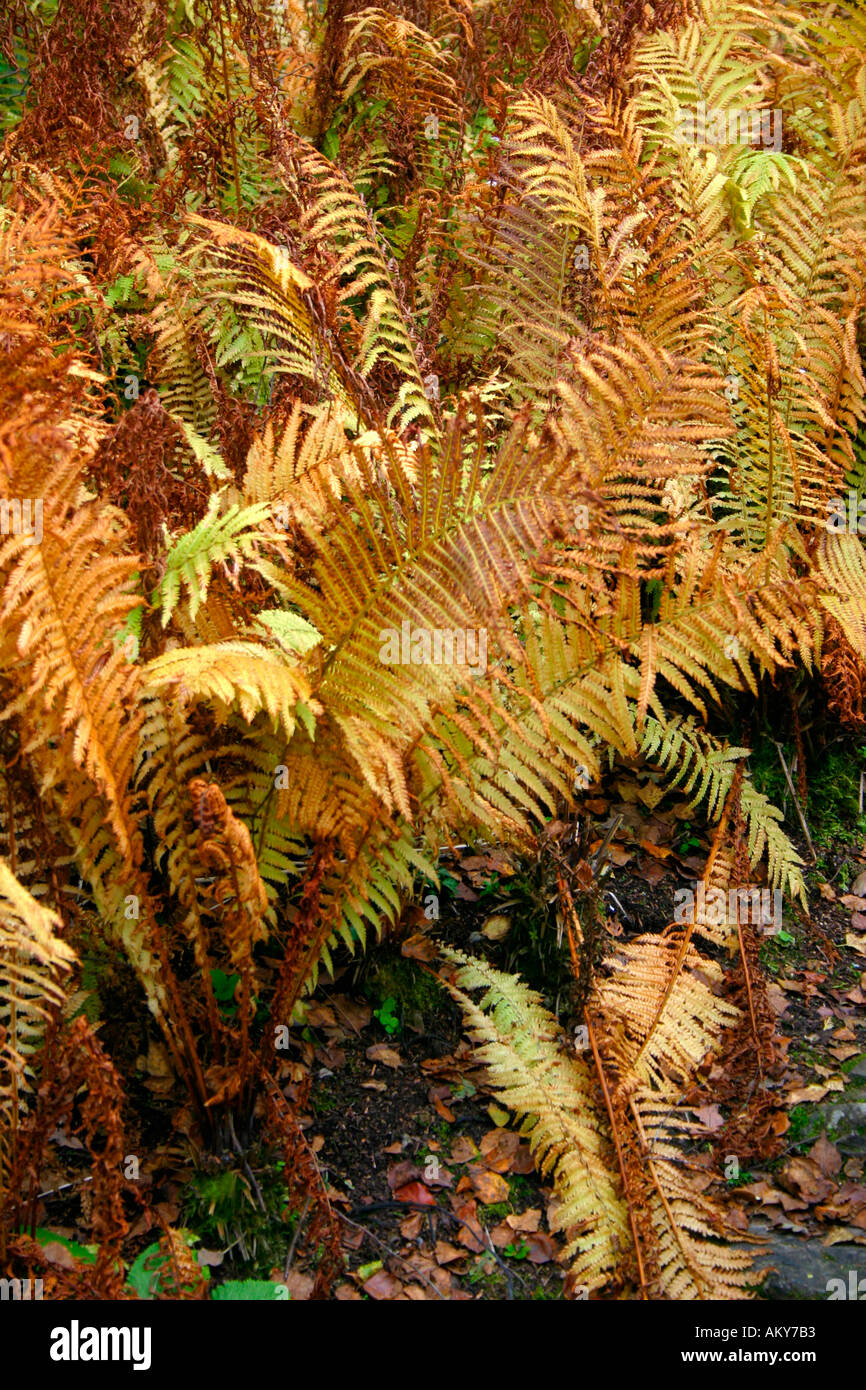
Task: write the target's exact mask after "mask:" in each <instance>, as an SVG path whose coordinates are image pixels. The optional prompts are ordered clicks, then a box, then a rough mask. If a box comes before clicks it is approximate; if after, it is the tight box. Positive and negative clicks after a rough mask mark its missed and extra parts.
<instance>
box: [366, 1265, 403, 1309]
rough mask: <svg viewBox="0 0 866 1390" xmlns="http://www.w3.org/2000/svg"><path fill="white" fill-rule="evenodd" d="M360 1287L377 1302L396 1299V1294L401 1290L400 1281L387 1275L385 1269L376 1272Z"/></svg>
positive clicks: (391, 1275) (393, 1276)
mask: <svg viewBox="0 0 866 1390" xmlns="http://www.w3.org/2000/svg"><path fill="white" fill-rule="evenodd" d="M361 1287H362V1288H363V1290H364V1293H366V1294H369V1295H370V1297H371V1298H375V1299H376V1300H377V1302H379V1301H382V1300H386V1301H387V1300H388V1299H392V1298H396V1297H397V1294H398V1293H401V1292H402V1290H403V1285H402V1284H401V1282H400V1280H399V1279H398V1278H397V1277H396V1276H395V1275H393V1274H389V1273H388V1271H387V1269H380V1270H377V1271H376V1273H375V1274H374V1275H372V1277H371V1278H370V1279H368V1280H367V1282H366V1283H365V1284H362V1285H361Z"/></svg>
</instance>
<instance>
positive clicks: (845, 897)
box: [839, 893, 866, 912]
mask: <svg viewBox="0 0 866 1390" xmlns="http://www.w3.org/2000/svg"><path fill="white" fill-rule="evenodd" d="M839 901H840V903H844V904H845V906H846V907H850V909H851V911H852V912H862V911H863V909H864V908H866V898H860V897H858V896H857V894H856V893H843V894H842V896H841V898H840V899H839Z"/></svg>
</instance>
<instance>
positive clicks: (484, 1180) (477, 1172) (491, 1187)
mask: <svg viewBox="0 0 866 1390" xmlns="http://www.w3.org/2000/svg"><path fill="white" fill-rule="evenodd" d="M469 1179H470V1181H471V1183H472V1191H473V1192H474V1193H475V1195H476V1197H477V1198H478V1200H479V1201H480V1202H482V1203H483V1204H484V1206H486V1207H489V1206H491V1205H492V1204H493V1203H494V1202H505V1201H507V1200H508V1196H509V1193H510V1189H509V1186H508V1183H507V1182H506V1181H505V1179H504V1178H502V1177H500V1176H499V1174H498V1173H491V1172H490V1170H489V1169H488V1168H479V1167H476V1166H475V1165H474V1164H473V1165H472V1167H470V1169H469Z"/></svg>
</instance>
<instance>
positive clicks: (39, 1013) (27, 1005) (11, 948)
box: [0, 859, 76, 1189]
mask: <svg viewBox="0 0 866 1390" xmlns="http://www.w3.org/2000/svg"><path fill="white" fill-rule="evenodd" d="M61 927H62V923H61V921H60V918H59V917H58V916H57V914H56V913H54V912H50V911H49V910H48V909H47V908H45V907H43V906H42V905H41V904H40V903H38V902H37V901H36V899H35V898H33V897H31V895H30V894H29V893H28V892H27V890H26V889H25V888H23V887H22V885H21V884H20V883H19V882H18V880H17V878H16V877H15V875H14V874H13V873H12V871H11V869H10V868H9V866H8V865H7V864H6V863H5V861H4V860H2V859H0V1116H2V1123H0V1189H2V1188H3V1186H4V1183H3V1171H4V1168H5V1166H6V1156H7V1154H6V1146H7V1143H8V1142H9V1140H10V1138H11V1139H12V1142H14V1138H15V1134H16V1131H17V1128H18V1123H19V1119H20V1116H21V1112H22V1110H23V1108H24V1106H25V1097H26V1092H27V1091H28V1089H29V1087H30V1076H29V1071H30V1069H29V1064H28V1058H29V1056H30V1055H31V1053H32V1052H33V1051H34V1050H35V1049H36V1047H37V1046H38V1044H39V1041H40V1039H41V1037H42V1034H43V1031H44V1028H45V1023H46V1021H47V1019H48V1018H49V1016H50V1014H51V1011H52V1009H54V1008H56V1007H57V1006H58V1005H59V1004H61V1003H62V1002H63V999H64V997H65V995H64V988H63V984H62V976H63V975H64V973H66V972H67V971H68V970H69V969H70V968H71V966H72V963H73V962H74V961H75V959H76V956H75V952H74V951H73V950H72V948H71V947H70V946H68V945H67V944H66V942H65V941H63V940H62V939H61V938H60V936H59V935H58V932H59V930H60V929H61Z"/></svg>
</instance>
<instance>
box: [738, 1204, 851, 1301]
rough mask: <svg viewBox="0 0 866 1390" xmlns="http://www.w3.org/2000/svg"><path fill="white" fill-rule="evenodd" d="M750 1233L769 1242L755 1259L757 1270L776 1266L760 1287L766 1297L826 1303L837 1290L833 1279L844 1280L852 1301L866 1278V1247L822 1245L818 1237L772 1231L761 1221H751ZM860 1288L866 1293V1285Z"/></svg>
mask: <svg viewBox="0 0 866 1390" xmlns="http://www.w3.org/2000/svg"><path fill="white" fill-rule="evenodd" d="M749 1230H750V1232H751V1233H752V1234H754V1235H760V1236H761V1238H762V1239H763V1240H765V1241H766V1243H767V1253H766V1255H759V1256H757V1257H756V1259H755V1268H756V1269H759V1270H760V1269H766V1268H767V1266H768V1265H774V1266H775V1268H774V1269H773V1270H771V1272H770V1273H769V1274H768V1275H767V1277H766V1279H765V1280H764V1283H763V1285H762V1287H761V1296H762V1297H763V1298H767V1299H774V1300H778V1299H795V1298H807V1299H812V1300H813V1301H826V1300H828V1299H829V1296H830V1293H831V1292H833V1291H834V1290H833V1287H832V1286H831V1285H830V1280H831V1279H840V1280H842V1283H843V1285H844V1287H845V1290H846V1292H847V1296H848V1297H849V1298H850V1296H851V1290H852V1288H856V1287H857V1285H858V1283H859V1282H860V1281H861V1280H864V1279H866V1246H862V1245H822V1244H821V1242H820V1241H819V1240H817V1239H815V1237H812V1238H811V1239H807V1238H806V1237H804V1236H796V1235H790V1234H788V1232H786V1231H770V1230H767V1228H766V1227H765V1226H762V1225H761V1224H760V1223H759V1222H752V1223H751V1225H750V1226H749ZM852 1271H853V1278H852ZM839 1287H840V1286H839V1285H837V1286H836V1292H838V1290H839ZM860 1288H861V1290H863V1291H866V1283H860ZM860 1301H861V1302H864V1301H866V1292H861V1294H860Z"/></svg>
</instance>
